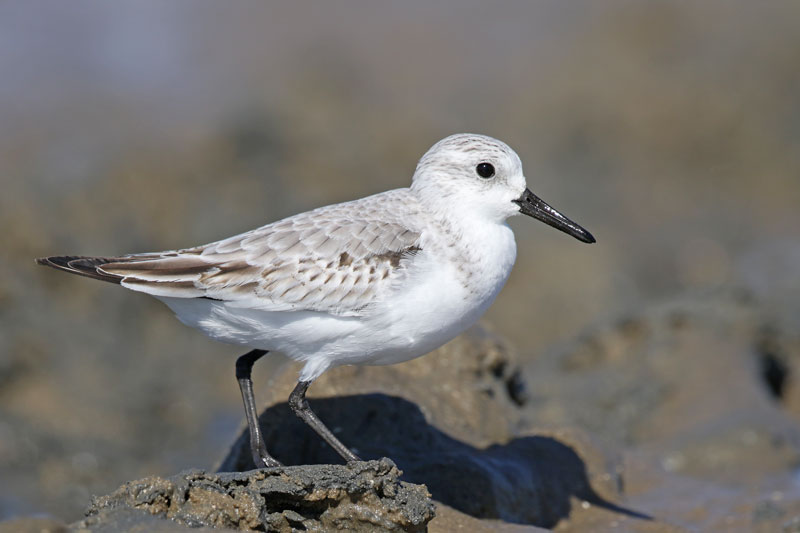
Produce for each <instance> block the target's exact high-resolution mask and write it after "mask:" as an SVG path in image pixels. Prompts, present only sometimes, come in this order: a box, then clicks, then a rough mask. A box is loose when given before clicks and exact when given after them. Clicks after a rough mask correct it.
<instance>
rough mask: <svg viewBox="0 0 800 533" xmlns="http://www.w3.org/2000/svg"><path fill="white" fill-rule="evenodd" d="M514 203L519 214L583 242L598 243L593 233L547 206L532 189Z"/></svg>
mask: <svg viewBox="0 0 800 533" xmlns="http://www.w3.org/2000/svg"><path fill="white" fill-rule="evenodd" d="M513 202H514V203H515V204H517V205H518V206H519V212H520V213H522V214H524V215H528V216H529V217H533V218H535V219H537V220H541V221H542V222H544V223H545V224H547V225H548V226H553V227H554V228H556V229H558V230H561V231H563V232H564V233H566V234H567V235H572V236H573V237H575V238H576V239H578V240H579V241H581V242H586V243H593V242H596V241H595V238H594V237H592V234H591V233H589V232H588V231H586V230H585V229H583V228H582V227H580V226H579V225H577V224H576V223H574V222H573V221H571V220H570V219H568V218H567V217H565V216H564V215H562V214H561V213H559V212H558V211H556V210H555V209H553V208H552V207H550V206H549V205H547V202H545V201H544V200H542V199H541V198H539V197H538V196H536V195H535V194H533V193H532V192H531V190H530V189H525V192H523V193H522V196H520V197H519V198H517V199H516V200H513Z"/></svg>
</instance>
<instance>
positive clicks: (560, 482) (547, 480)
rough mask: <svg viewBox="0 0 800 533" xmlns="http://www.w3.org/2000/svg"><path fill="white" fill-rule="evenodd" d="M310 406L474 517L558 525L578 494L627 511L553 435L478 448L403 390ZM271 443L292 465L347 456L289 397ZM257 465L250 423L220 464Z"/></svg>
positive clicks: (358, 444) (268, 419) (354, 443)
mask: <svg viewBox="0 0 800 533" xmlns="http://www.w3.org/2000/svg"><path fill="white" fill-rule="evenodd" d="M310 403H311V407H312V409H313V410H314V411H315V412H317V414H319V416H320V417H321V418H322V419H323V420H324V421H325V422H326V424H328V426H329V427H330V428H331V429H333V431H334V432H335V433H336V434H337V436H339V437H340V439H341V440H342V441H343V442H345V443H347V444H348V445H350V446H351V447H352V448H353V449H354V451H356V452H357V453H358V454H359V455H360V456H361V457H362V458H363V459H379V458H381V457H384V456H386V457H390V458H392V459H393V460H394V461H395V462H396V463H397V465H398V466H399V467H400V468H401V469H402V470H403V472H404V476H403V478H404V479H405V480H406V481H409V482H412V483H424V484H425V485H427V487H428V489H429V490H430V492H431V494H432V495H433V497H434V499H436V500H438V501H440V502H442V503H445V504H447V505H449V506H451V507H454V508H455V509H458V510H459V511H462V512H464V513H466V514H469V515H471V516H473V517H476V518H495V519H502V520H505V521H508V522H516V523H523V524H532V525H536V526H540V527H547V528H550V527H553V526H555V525H556V524H557V523H558V522H559V520H561V519H563V518H565V517H567V516H568V515H569V513H570V508H571V502H573V501H575V499H578V500H582V501H586V502H589V503H591V504H593V505H597V506H599V507H601V508H605V509H608V510H611V511H615V512H619V513H622V514H625V515H627V516H631V517H636V518H645V519H649V518H650V517H648V516H646V515H644V514H641V513H638V512H636V511H633V510H630V509H625V508H623V507H620V506H617V505H615V504H613V503H611V502H609V501H607V500H605V499H603V498H602V497H601V496H599V495H598V494H597V493H596V492H595V491H594V490H593V489H592V487H591V484H590V482H589V478H588V476H587V473H586V466H585V464H584V462H583V460H582V459H581V458H580V456H579V455H578V454H577V453H576V452H575V451H574V450H573V448H571V447H570V446H567V445H565V444H563V443H561V442H559V441H558V440H556V439H554V438H550V437H538V436H533V437H523V438H517V439H513V440H512V441H510V442H509V443H508V444H504V445H493V446H490V447H488V448H485V449H478V448H475V447H473V446H470V445H469V444H466V443H464V442H461V441H459V440H456V439H454V438H452V437H449V436H448V435H446V434H445V433H443V432H442V431H440V430H439V429H437V428H436V427H434V426H432V425H430V424H428V423H427V421H426V420H425V417H424V415H423V414H422V411H421V410H420V408H419V407H418V406H417V405H415V404H414V403H412V402H409V401H407V400H404V399H402V398H398V397H394V396H388V395H385V394H364V395H355V396H345V397H338V398H325V399H317V400H311V401H310ZM260 420H261V426H262V428H263V430H264V433H265V438H266V442H267V448H268V449H269V450H270V452H271V453H272V454H273V455H274V456H275V457H276V458H277V459H278V460H280V461H281V462H283V463H284V464H288V465H300V464H315V463H340V462H341V458H340V457H339V456H338V455H337V454H336V452H334V451H333V450H332V449H331V448H330V447H329V446H328V445H327V444H325V443H324V442H323V441H322V440H321V439H320V438H319V437H318V436H317V435H316V434H315V433H313V431H312V430H311V429H310V428H308V427H307V426H306V425H305V424H304V423H303V422H301V421H300V420H299V419H298V418H297V417H295V416H294V414H293V413H292V412H291V411H290V409H289V406H288V405H287V404H286V403H283V404H278V405H275V406H272V407H270V408H268V409H267V410H266V411H264V413H262V415H261V417H260ZM252 468H254V466H253V462H252V459H251V458H250V446H249V439H248V433H247V431H245V432H243V433H242V434H241V435H240V436H239V438H238V439H237V441H236V444H235V445H234V446H233V448H232V451H231V453H230V454H229V455H228V456H227V457H226V458H225V459H224V460H223V462H222V464H221V465H220V470H221V471H245V470H250V469H252Z"/></svg>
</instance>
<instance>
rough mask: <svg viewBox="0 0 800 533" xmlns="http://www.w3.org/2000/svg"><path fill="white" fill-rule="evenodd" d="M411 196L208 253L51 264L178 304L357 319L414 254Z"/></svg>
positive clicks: (392, 194) (336, 210)
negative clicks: (204, 302)
mask: <svg viewBox="0 0 800 533" xmlns="http://www.w3.org/2000/svg"><path fill="white" fill-rule="evenodd" d="M420 218H421V215H420V210H419V206H418V204H417V202H416V199H415V197H413V196H412V195H411V194H410V193H409V191H408V189H398V190H396V191H389V192H386V193H381V194H378V195H375V196H371V197H367V198H363V199H361V200H356V201H355V202H348V203H344V204H337V205H333V206H328V207H324V208H320V209H316V210H314V211H309V212H307V213H302V214H300V215H296V216H294V217H290V218H287V219H284V220H281V221H278V222H275V223H273V224H269V225H267V226H263V227H261V228H258V229H255V230H252V231H249V232H247V233H243V234H241V235H236V236H233V237H229V238H227V239H224V240H221V241H217V242H214V243H211V244H208V245H205V246H199V247H195V248H189V249H185V250H176V251H169V252H162V253H156V254H138V255H127V256H122V257H112V258H84V257H60V258H59V257H53V258H45V259H43V260H41V261H40V262H42V264H48V265H49V266H54V267H56V268H60V269H62V270H67V271H70V272H73V273H77V274H81V275H85V276H90V277H95V278H98V279H104V280H106V281H114V282H117V283H121V284H122V285H123V286H125V287H127V288H130V289H133V290H137V291H141V292H145V293H149V294H152V295H154V296H162V297H174V298H198V297H205V298H212V299H217V300H223V301H226V302H229V303H230V304H231V305H242V306H248V307H258V308H261V309H265V310H275V311H293V310H315V311H325V312H329V313H334V314H339V315H358V314H363V313H364V312H365V310H366V309H368V308H369V306H370V305H371V304H373V303H374V302H375V301H377V300H379V299H380V298H381V297H382V296H383V295H384V294H385V293H386V292H387V291H389V290H390V289H391V287H392V286H393V285H394V283H395V282H396V281H397V280H398V279H400V278H401V277H402V276H405V275H407V267H408V265H409V262H410V261H411V260H412V259H413V256H414V255H415V254H416V253H417V252H418V251H419V250H420V246H421V245H420V240H421V235H422V231H421V228H420V227H415V226H414V224H413V221H416V222H417V224H419V223H420Z"/></svg>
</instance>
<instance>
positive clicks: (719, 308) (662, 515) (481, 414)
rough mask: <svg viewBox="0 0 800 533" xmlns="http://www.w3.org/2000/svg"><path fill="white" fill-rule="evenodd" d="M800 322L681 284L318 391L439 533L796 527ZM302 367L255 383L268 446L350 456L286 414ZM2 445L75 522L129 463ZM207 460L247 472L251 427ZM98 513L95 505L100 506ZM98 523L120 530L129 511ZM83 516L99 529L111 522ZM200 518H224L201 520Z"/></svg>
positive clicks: (25, 488)
mask: <svg viewBox="0 0 800 533" xmlns="http://www.w3.org/2000/svg"><path fill="white" fill-rule="evenodd" d="M796 319H797V316H796V315H791V310H790V309H786V308H783V309H782V310H781V311H780V312H778V310H777V308H772V309H771V310H769V309H767V308H766V307H764V306H763V305H761V304H760V303H759V302H758V301H756V300H755V299H754V298H753V296H752V295H751V294H748V293H747V292H746V291H714V292H709V293H706V294H696V295H687V296H685V297H682V298H677V299H673V300H671V301H667V302H664V303H662V304H659V305H655V306H653V307H651V308H647V309H643V310H641V311H639V312H637V313H632V314H630V315H625V316H620V317H618V318H617V319H615V320H612V321H609V322H606V323H602V324H597V325H595V326H593V327H591V328H588V329H586V330H585V331H583V332H582V333H581V334H580V335H578V336H576V337H575V338H574V339H571V340H570V341H568V342H565V343H563V344H562V345H559V346H557V347H554V348H553V349H551V350H550V351H549V352H548V353H546V354H543V355H542V356H541V357H539V358H537V359H535V360H534V361H532V362H527V363H524V364H523V363H521V362H520V358H519V357H518V355H517V354H516V353H515V352H514V351H513V350H512V349H510V348H509V346H508V345H507V343H506V342H504V341H503V340H502V339H501V338H500V337H498V336H497V335H496V334H494V333H491V332H490V331H489V330H487V329H486V328H485V327H476V328H473V329H472V330H470V331H469V332H468V333H467V334H465V335H463V336H461V337H459V338H458V339H456V340H455V341H453V342H451V343H450V344H448V345H447V346H445V347H443V348H441V349H440V350H437V351H436V352H434V353H432V354H430V355H428V356H426V357H424V358H421V359H417V360H414V361H411V362H408V363H404V364H401V365H396V366H392V367H344V368H339V369H335V370H333V371H331V372H328V373H327V374H325V375H324V376H323V377H322V378H320V380H319V381H318V382H317V383H315V385H314V387H313V388H312V389H311V394H310V396H311V397H312V398H314V399H313V400H312V407H313V408H314V409H315V410H316V411H317V412H318V414H319V415H320V416H321V417H322V418H323V419H324V420H325V421H326V422H327V423H328V424H329V425H330V426H331V427H332V428H334V430H335V431H336V432H337V434H338V435H339V437H340V438H341V439H342V440H343V441H344V442H347V443H348V444H350V445H351V446H352V447H353V448H354V449H355V450H357V452H358V453H359V454H360V455H361V456H362V457H363V458H365V459H379V458H381V457H391V458H392V459H393V460H394V461H395V462H396V464H397V465H398V467H399V468H400V469H401V470H402V471H403V472H404V474H403V477H402V479H403V480H405V481H406V482H409V483H412V484H417V485H423V484H424V485H425V487H426V488H427V490H428V491H430V494H431V495H432V498H433V500H435V501H436V502H439V503H440V505H441V504H443V505H441V507H440V510H441V513H440V514H439V516H438V517H437V518H435V519H434V520H433V521H432V522H430V524H429V527H430V530H431V531H446V530H448V528H449V527H451V526H445V524H446V523H450V524H451V525H452V524H453V523H469V522H465V521H468V520H473V519H479V520H481V521H482V522H483V525H484V526H485V527H487V528H490V529H497V530H502V529H503V528H505V527H512V525H514V524H516V525H517V526H520V527H521V526H531V527H533V526H537V527H543V528H553V529H556V530H559V531H586V530H595V531H597V530H611V529H614V530H618V531H677V530H700V531H765V532H766V531H780V530H782V528H783V530H785V531H793V530H795V529H794V528H797V527H798V524H800V487H798V484H797V482H796V465H797V464H798V460H800V389H798V387H797V384H796V375H797V373H798V372H800V370H798V367H797V365H798V363H800V337H798V335H797V330H795V329H793V328H792V325H793V324H796V323H797V322H796ZM294 376H295V374H294V369H293V368H291V367H290V368H288V369H286V370H284V371H283V373H282V374H281V375H280V376H279V377H277V378H276V379H275V381H274V383H273V384H272V386H271V387H270V388H269V389H268V392H267V393H266V394H265V393H264V392H263V391H264V388H259V392H260V396H261V398H260V400H261V401H263V402H264V405H267V406H269V407H268V408H267V409H266V410H265V411H264V413H263V414H262V416H261V423H262V426H263V427H264V430H265V437H266V441H267V444H268V446H269V448H270V450H271V451H272V452H273V453H274V455H275V456H276V457H277V458H278V459H279V460H281V461H282V462H284V463H285V464H287V465H302V464H307V463H320V464H326V463H334V464H335V463H339V462H340V460H339V458H338V457H337V456H336V455H335V453H334V452H332V450H330V449H329V448H328V447H327V446H326V445H324V444H322V443H321V442H320V440H319V439H318V438H317V437H316V436H315V435H314V434H313V433H312V432H311V431H310V430H308V429H307V428H305V427H304V426H303V425H302V424H301V423H300V422H299V421H297V420H296V419H295V418H294V417H293V416H292V414H291V412H290V410H289V409H288V406H287V405H286V403H285V400H284V398H285V397H286V396H287V395H288V392H289V390H290V389H291V387H292V384H293V382H294ZM20 379H21V378H20ZM231 381H232V380H231ZM230 386H231V387H235V385H234V384H233V383H230ZM110 416H112V418H113V416H114V415H110ZM95 422H99V421H95ZM54 426H55V425H54ZM22 427H23V428H24V427H25V426H22ZM153 431H157V429H154V430H153ZM188 433H189V432H187V434H188ZM229 435H230V436H231V441H232V440H233V439H232V435H233V434H232V433H229ZM190 440H191V439H190V438H189V439H188V440H187V442H186V443H185V446H186V447H187V449H188V448H191V447H192V446H193V445H192V444H191V442H190ZM146 442H149V443H150V445H149V446H151V448H150V449H149V450H147V452H148V453H150V454H152V457H154V458H158V457H160V456H162V455H163V454H164V451H165V450H164V449H163V448H162V446H161V444H160V443H159V439H158V435H157V434H156V435H151V438H150V439H147V440H146ZM4 443H5V444H4V453H6V454H15V456H16V457H17V458H18V459H23V460H21V461H19V462H18V463H17V464H18V465H19V468H18V470H16V471H14V472H9V473H8V474H7V475H6V476H5V477H4V479H5V480H7V482H6V483H4V484H3V489H2V490H3V495H4V496H3V498H4V501H5V502H7V503H6V505H8V502H11V501H14V500H13V499H14V498H16V499H17V502H21V503H22V504H24V505H27V506H30V508H35V507H37V506H40V509H46V508H47V506H49V507H50V509H52V511H50V512H51V513H52V514H53V515H55V517H57V518H59V519H61V520H65V521H67V522H70V521H74V520H75V521H76V520H78V519H79V518H80V512H81V510H82V509H83V508H84V507H86V506H87V505H88V504H89V498H88V496H86V495H88V494H89V493H91V492H95V491H98V489H99V490H101V491H102V490H104V489H103V487H108V486H109V485H111V484H113V483H114V481H113V480H114V479H116V480H117V484H120V483H121V482H122V481H125V478H123V477H122V476H124V475H126V474H127V473H128V472H130V467H129V466H126V465H128V464H130V463H129V462H130V461H132V459H131V457H130V453H131V448H130V446H128V445H126V444H125V442H113V441H112V440H104V441H103V442H102V443H101V444H100V445H99V446H98V450H101V451H102V455H100V453H97V452H95V453H91V452H88V451H82V452H73V454H72V455H66V457H64V456H63V455H65V452H67V450H68V447H69V446H72V447H73V449H74V450H78V449H81V448H82V447H83V448H85V447H86V442H83V441H81V440H80V439H78V438H75V439H74V440H72V441H70V440H69V439H65V440H63V441H61V440H60V438H59V435H58V433H57V427H54V428H52V429H51V430H50V432H49V434H43V433H39V434H35V433H33V432H27V433H25V432H20V433H17V434H16V438H15V439H14V438H12V439H5V440H4ZM139 446H142V445H141V443H140V444H139ZM222 448H223V447H220V450H222ZM140 449H141V448H140ZM194 452H195V453H197V451H196V450H194ZM142 453H145V450H142ZM43 459H44V460H43ZM100 461H102V465H101V464H99V463H100ZM198 465H201V466H204V467H205V468H206V469H210V471H212V472H213V471H214V470H215V469H220V470H221V471H223V472H228V471H248V470H251V469H252V468H253V465H252V462H251V459H250V453H249V445H248V443H247V439H246V433H242V434H241V435H240V437H239V439H238V440H236V442H235V443H233V445H232V448H231V449H230V451H229V452H228V453H227V454H225V456H224V458H223V459H221V461H220V462H219V463H218V464H216V465H215V464H213V462H209V461H206V462H205V463H198ZM299 472H300V471H298V473H299ZM149 483H152V482H149ZM156 486H161V485H158V483H156ZM410 486H415V485H410ZM112 488H113V487H112ZM106 490H107V489H106ZM420 490H423V493H424V492H425V489H420ZM139 492H141V489H140V491H139ZM43 495H45V496H43ZM112 499H113V498H112ZM101 501H103V500H102V499H101ZM267 501H269V499H267ZM15 505H20V503H15ZM115 505H116V506H117V507H118V506H119V505H117V504H115ZM195 506H196V504H195ZM102 508H103V506H102V505H100V509H102ZM114 508H116V507H114ZM270 508H271V509H273V511H272V512H273V513H274V505H273V507H270ZM295 508H297V509H299V507H295ZM93 509H94V510H92V511H91V513H92V514H93V515H97V514H98V507H97V503H96V504H95V507H94V508H93ZM192 512H193V513H194V514H193V515H192V516H195V515H197V514H198V511H197V509H196V508H193V510H192ZM300 512H301V513H302V509H300ZM60 513H63V514H60ZM102 516H105V520H108V521H110V522H109V523H110V524H117V526H119V524H120V523H118V522H114V521H115V520H120V517H119V515H118V514H117V515H114V514H110V515H109V514H106V515H102V514H101V517H102ZM237 516H238V515H237ZM254 516H258V513H256V514H255V515H254ZM291 516H299V515H291ZM140 518H141V519H142V520H147V521H149V520H152V517H150V515H146V514H142V516H141V517H140ZM124 519H125V521H124V522H122V524H129V526H130V527H133V526H132V525H131V524H137V523H139V522H137V519H135V517H134V518H131V517H130V516H128V515H125V516H124ZM214 520H217V522H216V525H220V523H222V524H227V525H228V526H229V527H231V524H236V523H237V522H235V521H233V520H232V519H226V520H228V521H227V522H225V521H221V522H220V520H221V519H220V518H219V516H218V513H217V514H215V515H214ZM276 520H277V519H276ZM437 521H438V522H437ZM448 521H449V522H448ZM251 522H252V519H250V521H245V520H242V521H241V524H242V527H253V523H251ZM276 523H277V522H276ZM20 524H21V523H19V522H18V523H15V525H16V526H20ZM82 524H83V526H85V527H91V528H95V529H93V530H101V526H102V525H103V522H102V520H101V521H98V519H95V521H94V522H92V521H91V520H90V521H89V522H84V523H82ZM87 524H88V525H87ZM203 524H205V525H215V523H214V522H202V521H199V522H197V521H196V522H193V523H192V525H195V526H197V525H203ZM504 524H505V525H504ZM20 527H21V526H20ZM37 527H38V526H37ZM257 527H260V526H257ZM409 527H410V526H409ZM414 527H417V526H414ZM475 527H477V526H475ZM275 530H276V531H278V530H279V528H276V529H275ZM409 530H410V529H409ZM520 530H522V529H520Z"/></svg>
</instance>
